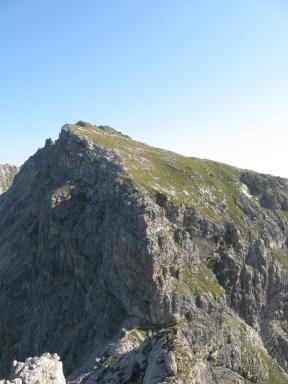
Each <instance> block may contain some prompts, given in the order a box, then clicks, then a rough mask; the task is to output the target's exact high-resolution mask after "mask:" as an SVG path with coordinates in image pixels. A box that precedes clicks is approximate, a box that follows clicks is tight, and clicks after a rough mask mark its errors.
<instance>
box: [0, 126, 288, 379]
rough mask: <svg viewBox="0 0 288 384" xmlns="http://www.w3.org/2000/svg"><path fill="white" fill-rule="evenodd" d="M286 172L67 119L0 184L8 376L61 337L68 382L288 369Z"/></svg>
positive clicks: (55, 347) (259, 375)
mask: <svg viewBox="0 0 288 384" xmlns="http://www.w3.org/2000/svg"><path fill="white" fill-rule="evenodd" d="M286 186H287V181H286V180H284V179H279V178H273V177H272V176H266V175H259V174H256V173H253V172H246V171H242V170H239V169H236V168H234V167H230V166H228V165H225V164H220V163H216V162H212V161H207V160H199V159H194V158H191V159H190V158H185V157H183V156H180V155H177V154H174V153H171V152H169V151H164V150H160V149H156V148H152V147H149V146H146V145H144V144H142V143H137V142H135V141H133V140H131V139H130V138H128V137H126V136H125V135H122V134H121V133H119V132H117V131H115V130H114V129H112V128H110V127H101V126H100V127H96V126H94V125H91V124H89V123H85V122H82V121H80V122H78V123H77V124H76V125H66V126H64V127H63V128H62V131H61V134H60V137H59V139H58V140H57V141H56V142H55V143H54V142H53V141H52V140H47V141H46V144H45V147H44V148H43V149H41V150H39V151H38V152H37V153H36V154H35V155H34V156H32V157H31V158H30V159H29V160H28V161H27V162H26V163H25V164H24V165H23V166H22V168H21V171H20V172H19V174H18V175H17V177H16V179H15V182H14V183H13V185H12V187H11V188H10V189H9V190H8V191H7V192H6V193H5V194H3V195H2V196H1V197H0V284H1V290H0V309H1V315H0V340H1V343H0V371H1V372H2V376H4V377H5V376H6V377H7V373H8V369H9V366H10V363H11V361H13V360H14V359H17V360H23V359H25V358H26V357H27V356H31V355H32V356H35V355H42V354H43V353H44V352H47V351H56V352H57V353H58V354H59V355H60V356H61V359H62V360H63V363H64V370H65V373H66V376H67V378H68V382H70V383H75V384H76V383H77V384H79V383H82V384H92V383H105V384H106V383H107V384H108V383H119V384H121V383H123V384H124V383H126V384H128V383H131V384H132V383H133V384H148V383H149V384H153V383H155V384H156V383H175V384H176V383H178V384H181V383H182V384H218V383H221V384H222V383H223V384H225V383H226V384H228V383H238V384H240V383H243V384H244V383H245V384H247V383H263V384H265V383H266V384H274V383H280V384H281V383H288V376H287V375H286V373H285V372H288V366H287V356H288V343H287V339H288V335H287V332H288V328H287V318H288V306H287V303H288V290H287V282H288V247H287V246H288V217H287V212H286V205H285V204H286V203H285V201H286V200H285V199H286V195H287V188H286ZM267 196H270V197H269V198H268V197H267ZM269 201H270V202H269ZM274 203H275V204H274Z"/></svg>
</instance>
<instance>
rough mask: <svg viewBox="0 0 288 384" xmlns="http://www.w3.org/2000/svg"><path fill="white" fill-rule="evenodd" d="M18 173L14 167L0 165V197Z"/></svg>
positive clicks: (17, 169)
mask: <svg viewBox="0 0 288 384" xmlns="http://www.w3.org/2000/svg"><path fill="white" fill-rule="evenodd" d="M18 171H19V168H17V167H15V166H14V165H9V164H4V165H0V195H1V194H2V193H3V192H5V191H6V190H7V189H8V188H10V186H11V184H12V183H13V180H14V177H15V176H16V174H17V172H18Z"/></svg>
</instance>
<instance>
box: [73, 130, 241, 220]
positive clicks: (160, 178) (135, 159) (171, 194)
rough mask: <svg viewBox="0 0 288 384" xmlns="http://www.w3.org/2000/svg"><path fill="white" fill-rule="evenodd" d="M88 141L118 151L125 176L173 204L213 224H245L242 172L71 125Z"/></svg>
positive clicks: (230, 167) (224, 165) (227, 166)
mask: <svg viewBox="0 0 288 384" xmlns="http://www.w3.org/2000/svg"><path fill="white" fill-rule="evenodd" d="M69 128H70V130H72V131H74V132H75V133H77V134H78V135H80V136H82V137H83V138H86V139H88V140H91V141H94V142H95V143H98V144H100V145H103V146H105V147H108V148H111V149H115V150H117V151H118V152H119V154H120V155H121V158H122V159H123V161H124V164H125V167H126V169H127V175H125V177H127V178H129V179H131V180H133V182H134V183H135V184H137V185H138V187H139V188H143V189H145V190H146V191H148V192H152V193H155V192H160V193H161V194H163V195H164V196H166V197H167V199H168V200H169V201H171V202H174V203H176V204H182V203H183V204H185V205H187V206H190V207H193V208H196V209H197V210H198V211H199V213H201V214H202V215H203V216H204V217H207V218H208V219H210V220H211V221H213V222H220V221H222V220H223V219H224V218H226V219H228V218H230V220H231V219H232V220H233V221H234V222H235V223H239V224H240V223H241V222H242V219H243V212H242V211H241V210H240V209H239V208H238V207H237V205H236V204H235V203H234V200H233V199H234V198H235V196H236V195H237V194H238V193H240V188H241V187H242V184H241V183H240V182H239V170H238V169H237V168H234V167H232V166H229V165H226V164H222V163H217V162H214V161H209V160H201V159H196V158H188V157H184V156H181V155H178V154H176V153H173V152H170V151H166V150H163V149H159V148H154V147H150V146H148V145H145V144H142V143H139V142H136V141H133V140H129V139H126V138H124V137H122V136H121V135H117V134H114V135H113V134H107V133H105V132H104V131H103V130H101V129H98V128H96V127H94V126H88V127H80V126H77V125H69Z"/></svg>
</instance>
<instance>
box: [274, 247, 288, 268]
mask: <svg viewBox="0 0 288 384" xmlns="http://www.w3.org/2000/svg"><path fill="white" fill-rule="evenodd" d="M271 254H272V256H273V257H275V258H276V259H277V261H278V263H279V264H280V265H281V266H282V267H283V268H284V269H285V270H286V271H288V255H287V253H286V252H285V251H284V250H283V249H281V248H278V249H272V250H271Z"/></svg>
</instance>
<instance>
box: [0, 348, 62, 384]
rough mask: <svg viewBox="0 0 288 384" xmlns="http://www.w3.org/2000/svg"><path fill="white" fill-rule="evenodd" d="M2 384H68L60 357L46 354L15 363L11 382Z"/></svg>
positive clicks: (7, 381)
mask: <svg viewBox="0 0 288 384" xmlns="http://www.w3.org/2000/svg"><path fill="white" fill-rule="evenodd" d="M0 383H1V384H38V383H43V384H44V383H45V384H66V380H65V378H64V374H63V368H62V363H61V362H60V361H59V356H58V355H56V354H54V355H50V354H49V353H45V354H44V355H42V356H41V357H33V358H31V357H30V358H28V359H26V360H25V362H24V363H21V362H18V361H13V365H12V372H11V377H10V379H9V380H0Z"/></svg>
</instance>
